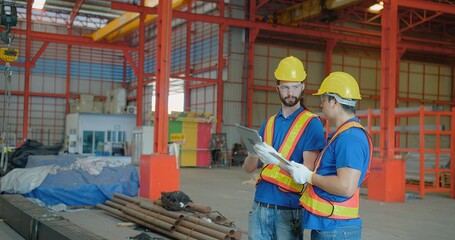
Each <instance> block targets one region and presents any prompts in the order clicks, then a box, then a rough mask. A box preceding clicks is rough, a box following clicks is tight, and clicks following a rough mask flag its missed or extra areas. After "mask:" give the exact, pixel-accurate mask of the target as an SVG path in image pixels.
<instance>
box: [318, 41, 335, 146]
mask: <svg viewBox="0 0 455 240" xmlns="http://www.w3.org/2000/svg"><path fill="white" fill-rule="evenodd" d="M335 44H336V40H335V39H328V40H327V43H326V45H325V66H324V74H325V76H328V75H329V74H330V73H331V72H332V63H333V49H334V48H335ZM322 80H323V79H321V80H320V81H321V82H322ZM329 133H330V123H329V120H328V119H326V120H325V137H326V138H327V137H328V135H329Z"/></svg>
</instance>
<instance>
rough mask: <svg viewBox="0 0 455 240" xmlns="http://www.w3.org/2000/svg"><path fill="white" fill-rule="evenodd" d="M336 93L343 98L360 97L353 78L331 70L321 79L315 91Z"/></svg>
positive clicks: (321, 93) (357, 86)
mask: <svg viewBox="0 0 455 240" xmlns="http://www.w3.org/2000/svg"><path fill="white" fill-rule="evenodd" d="M327 93H336V94H338V95H339V96H340V97H342V98H344V99H355V100H358V99H362V97H360V90H359V85H358V84H357V81H356V80H355V78H354V77H353V76H351V75H349V74H347V73H345V72H332V73H330V74H329V76H327V77H326V78H325V79H324V81H322V83H321V86H320V87H319V90H318V92H317V93H315V94H313V95H323V94H327Z"/></svg>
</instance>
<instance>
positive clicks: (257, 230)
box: [248, 202, 303, 240]
mask: <svg viewBox="0 0 455 240" xmlns="http://www.w3.org/2000/svg"><path fill="white" fill-rule="evenodd" d="M300 214H301V209H292V210H282V209H276V208H267V207H261V206H259V205H258V204H257V203H256V202H255V203H254V204H253V209H252V210H251V212H250V214H249V223H248V239H249V240H294V239H295V240H303V231H302V227H301V224H300Z"/></svg>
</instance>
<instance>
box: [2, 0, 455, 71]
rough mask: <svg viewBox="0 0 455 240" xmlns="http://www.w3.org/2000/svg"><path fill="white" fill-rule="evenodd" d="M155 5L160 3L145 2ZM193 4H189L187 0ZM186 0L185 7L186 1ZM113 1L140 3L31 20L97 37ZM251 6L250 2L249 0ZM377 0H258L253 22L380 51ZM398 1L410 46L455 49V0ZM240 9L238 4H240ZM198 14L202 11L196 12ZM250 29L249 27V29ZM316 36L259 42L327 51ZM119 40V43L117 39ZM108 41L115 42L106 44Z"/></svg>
mask: <svg viewBox="0 0 455 240" xmlns="http://www.w3.org/2000/svg"><path fill="white" fill-rule="evenodd" d="M146 1H147V2H153V1H155V2H157V0H146ZM174 1H175V0H173V2H174ZM188 1H189V0H188ZM188 1H185V4H186V2H188ZM4 2H5V4H14V5H16V6H17V8H18V17H19V20H22V21H25V17H26V16H25V9H26V5H27V1H26V0H12V1H7V0H5V1H4ZM113 2H123V3H130V4H138V2H139V0H115V1H114V0H113V1H110V0H47V1H46V4H45V5H44V9H43V10H41V11H40V10H33V11H32V14H33V15H32V20H33V21H36V22H45V23H50V24H60V25H66V26H67V27H73V26H77V27H83V28H87V29H91V30H92V31H93V33H95V32H96V31H97V30H99V29H102V28H103V27H105V26H106V25H107V24H108V23H110V22H112V21H115V20H116V19H119V17H120V16H122V14H124V13H125V12H124V11H119V10H114V9H112V7H111V5H112V3H113ZM191 2H192V3H193V9H195V7H194V6H196V5H197V6H198V7H200V6H201V5H205V4H207V5H209V4H211V5H213V4H214V3H219V2H224V3H226V9H229V7H230V6H229V1H228V0H203V1H194V0H193V1H191ZM245 2H247V3H245V4H248V2H249V1H245ZM379 2H380V1H378V0H255V2H254V3H255V6H254V13H255V16H254V19H255V21H256V22H260V23H270V24H273V25H282V26H293V27H298V28H300V29H302V30H308V31H313V32H318V33H329V34H333V36H335V38H334V39H336V36H337V34H342V35H344V36H352V37H354V38H358V39H360V38H364V39H376V40H375V42H374V43H371V44H370V43H368V41H363V42H362V41H360V43H359V42H356V41H351V42H346V41H345V42H343V41H338V40H337V41H338V42H337V44H336V50H338V51H339V50H340V49H341V51H343V50H344V48H353V47H354V48H363V49H365V50H366V51H371V52H378V49H379V48H380V44H378V42H377V41H380V39H381V37H382V29H381V17H382V15H381V13H382V12H381V11H371V10H369V7H370V6H372V5H374V4H377V3H379ZM397 2H398V21H399V29H398V31H399V40H400V42H408V43H412V44H415V43H417V44H426V45H431V46H437V47H441V48H446V49H450V50H451V51H452V52H453V51H454V49H455V1H454V0H415V1H413V0H400V1H397ZM236 7H238V6H236ZM198 13H200V12H199V11H198ZM245 26H247V25H245ZM324 36H325V37H319V36H318V34H312V35H311V34H309V35H303V36H299V35H297V37H296V35H294V34H289V33H287V32H280V31H273V30H271V31H267V30H264V29H261V31H259V33H258V37H257V40H256V41H258V42H271V43H277V44H287V45H289V46H292V45H295V46H299V45H300V46H301V45H302V44H306V45H305V46H310V47H314V48H318V49H321V50H322V49H325V47H326V44H327V41H326V39H328V38H327V37H326V36H327V34H326V35H324ZM101 40H104V39H101ZM113 41H115V40H113ZM108 42H111V41H109V40H108ZM402 57H403V58H406V57H408V58H412V59H418V58H424V59H426V60H428V59H434V60H435V61H440V62H444V61H445V62H450V61H452V62H453V61H454V59H455V57H454V56H453V54H452V55H450V56H449V57H447V56H445V55H444V54H436V53H435V54H432V53H431V51H430V53H428V52H425V53H423V54H422V53H420V52H419V51H415V50H414V51H412V50H411V51H410V50H406V51H405V54H404V55H403V56H402Z"/></svg>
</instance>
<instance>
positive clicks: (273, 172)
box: [257, 110, 317, 193]
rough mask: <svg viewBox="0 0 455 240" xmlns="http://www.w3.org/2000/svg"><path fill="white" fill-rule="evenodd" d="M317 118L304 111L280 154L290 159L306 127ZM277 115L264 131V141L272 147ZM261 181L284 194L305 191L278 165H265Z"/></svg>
mask: <svg viewBox="0 0 455 240" xmlns="http://www.w3.org/2000/svg"><path fill="white" fill-rule="evenodd" d="M315 117H317V115H315V114H313V113H311V112H310V111H308V110H303V111H302V112H301V113H300V114H299V115H298V116H297V117H296V118H295V119H294V122H293V123H292V125H291V127H290V128H289V130H288V132H287V134H286V137H285V138H284V140H283V142H282V144H281V146H280V148H279V149H278V152H279V153H281V155H282V156H283V157H284V158H286V159H290V157H291V155H292V153H293V152H294V149H295V146H296V145H297V142H298V140H299V139H300V137H301V136H302V134H303V132H304V131H305V128H306V126H307V125H308V123H309V122H310V120H311V119H313V118H315ZM275 118H276V115H274V116H272V117H270V118H269V119H268V120H267V123H266V125H265V129H264V141H265V142H266V143H267V144H268V145H270V146H273V145H272V142H273V129H274V124H275ZM260 180H264V181H267V182H270V183H273V184H275V185H277V186H278V187H279V189H280V190H282V191H284V192H295V193H301V192H302V191H303V189H304V187H303V186H304V185H303V184H298V183H295V182H294V180H293V179H292V177H291V176H290V175H289V173H288V172H286V171H284V170H283V169H281V168H280V167H278V166H277V165H273V164H265V165H264V166H263V167H262V170H261V174H259V178H258V181H257V183H258V182H259V181H260Z"/></svg>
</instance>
